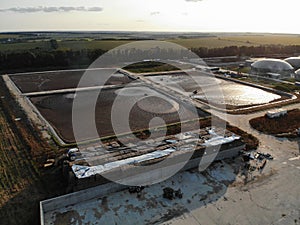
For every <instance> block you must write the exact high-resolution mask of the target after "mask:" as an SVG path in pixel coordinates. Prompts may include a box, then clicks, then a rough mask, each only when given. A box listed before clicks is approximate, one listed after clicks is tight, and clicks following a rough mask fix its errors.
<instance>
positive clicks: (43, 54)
mask: <svg viewBox="0 0 300 225" xmlns="http://www.w3.org/2000/svg"><path fill="white" fill-rule="evenodd" d="M190 50H191V51H192V52H194V53H195V54H197V55H198V56H199V57H201V58H207V57H221V56H249V57H260V56H273V55H276V54H277V55H282V56H293V55H295V54H299V53H300V45H285V46H284V45H262V46H240V47H239V46H230V47H224V48H205V47H202V48H191V49H190ZM132 51H134V52H132ZM141 51H142V50H137V49H132V50H131V51H125V52H122V53H121V54H122V58H124V59H127V60H128V61H130V60H134V59H135V58H134V57H133V58H132V56H133V55H135V56H136V55H137V52H139V53H140V54H141ZM157 51H158V52H155V53H153V52H152V53H147V54H148V55H149V59H155V58H157V56H160V58H161V59H164V56H165V57H168V58H169V56H170V52H166V50H160V49H158V50H157ZM105 52H106V51H105V50H102V49H94V50H91V49H89V50H58V49H55V46H53V48H52V49H49V50H41V49H32V50H30V51H28V50H26V51H23V52H1V51H0V65H1V69H0V70H1V71H2V73H12V72H21V71H37V70H46V69H68V68H85V67H87V66H88V65H90V64H91V63H92V62H93V61H94V60H95V59H97V58H98V57H99V56H101V55H102V54H104V53H105ZM118 54H119V53H118ZM180 54H181V52H171V55H173V56H174V58H177V59H178V57H180ZM112 57H113V56H112Z"/></svg>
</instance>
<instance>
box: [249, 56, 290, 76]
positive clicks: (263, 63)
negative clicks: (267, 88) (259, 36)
mask: <svg viewBox="0 0 300 225" xmlns="http://www.w3.org/2000/svg"><path fill="white" fill-rule="evenodd" d="M251 74H253V75H258V76H262V77H268V78H273V79H284V78H290V77H292V75H294V68H293V67H292V66H291V65H290V64H289V63H287V62H286V61H284V60H280V59H260V60H258V61H256V62H254V63H252V64H251Z"/></svg>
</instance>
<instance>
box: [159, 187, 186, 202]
mask: <svg viewBox="0 0 300 225" xmlns="http://www.w3.org/2000/svg"><path fill="white" fill-rule="evenodd" d="M163 191H164V193H163V197H164V198H167V199H169V200H173V199H174V198H182V196H183V194H182V192H181V189H180V188H179V189H178V190H177V191H176V190H174V189H173V188H170V187H166V188H164V189H163Z"/></svg>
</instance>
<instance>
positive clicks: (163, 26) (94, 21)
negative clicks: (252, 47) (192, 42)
mask: <svg viewBox="0 0 300 225" xmlns="http://www.w3.org/2000/svg"><path fill="white" fill-rule="evenodd" d="M298 4H299V0H285V1H281V0H273V1H271V0H251V1H250V0H248V1H246V0H51V1H49V0H47V1H46V0H10V1H1V2H0V18H1V20H0V21H1V22H0V31H35V30H99V31H100V30H103V31H193V32H274V33H299V34H300V26H299V23H300V22H299V16H298V15H299V8H298Z"/></svg>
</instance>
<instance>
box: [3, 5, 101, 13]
mask: <svg viewBox="0 0 300 225" xmlns="http://www.w3.org/2000/svg"><path fill="white" fill-rule="evenodd" d="M71 11H77V12H101V11H103V8H101V7H90V8H86V7H84V6H78V7H73V6H61V7H55V6H50V7H44V6H38V7H23V8H22V7H14V8H8V9H0V12H16V13H35V12H46V13H51V12H71Z"/></svg>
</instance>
